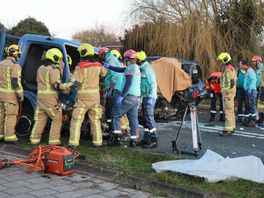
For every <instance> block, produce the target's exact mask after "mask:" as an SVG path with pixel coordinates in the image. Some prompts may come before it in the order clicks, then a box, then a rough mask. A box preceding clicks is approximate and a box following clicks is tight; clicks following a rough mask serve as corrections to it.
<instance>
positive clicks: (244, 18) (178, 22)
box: [123, 0, 264, 77]
mask: <svg viewBox="0 0 264 198" xmlns="http://www.w3.org/2000/svg"><path fill="white" fill-rule="evenodd" d="M131 15H132V16H133V17H134V18H135V19H136V21H137V22H138V24H139V25H136V26H134V27H133V28H132V29H130V30H127V31H126V34H125V37H124V39H123V44H124V46H125V47H126V48H134V49H139V50H140V49H144V50H146V51H147V52H148V54H152V55H162V56H175V57H181V58H188V59H194V60H196V61H198V62H200V63H202V64H203V66H204V68H205V69H204V70H203V71H204V76H205V77H207V75H209V74H210V72H212V71H214V70H216V68H215V66H216V57H217V55H218V53H219V52H221V51H228V52H230V53H231V55H232V56H233V58H234V60H235V61H236V60H238V59H240V58H241V57H246V56H247V57H249V58H250V57H251V56H252V55H253V54H255V53H261V52H262V50H261V46H260V42H259V41H258V39H259V37H260V36H261V33H262V31H263V29H262V26H263V24H264V20H263V16H264V15H263V4H262V1H261V0H256V1H255V0H135V1H134V3H133V8H132V11H131Z"/></svg>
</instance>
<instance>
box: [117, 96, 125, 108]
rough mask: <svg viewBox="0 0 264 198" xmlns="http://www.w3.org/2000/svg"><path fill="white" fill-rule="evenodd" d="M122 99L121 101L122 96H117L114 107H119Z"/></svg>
mask: <svg viewBox="0 0 264 198" xmlns="http://www.w3.org/2000/svg"><path fill="white" fill-rule="evenodd" d="M122 101H123V97H122V96H118V97H117V99H116V103H115V106H116V107H120V106H121V104H122Z"/></svg>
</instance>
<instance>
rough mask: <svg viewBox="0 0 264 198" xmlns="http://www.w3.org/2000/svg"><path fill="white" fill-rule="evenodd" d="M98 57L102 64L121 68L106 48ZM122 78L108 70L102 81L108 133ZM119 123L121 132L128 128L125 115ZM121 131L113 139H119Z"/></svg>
mask: <svg viewBox="0 0 264 198" xmlns="http://www.w3.org/2000/svg"><path fill="white" fill-rule="evenodd" d="M117 52H118V51H117ZM117 55H118V54H117ZM98 56H99V57H100V59H101V60H102V61H103V62H105V63H108V64H110V65H111V66H113V67H118V68H121V67H123V65H121V63H120V61H119V60H118V58H117V57H116V56H115V55H114V54H112V53H111V51H110V50H109V49H108V48H106V47H103V48H101V49H100V50H99V52H98ZM123 78H124V74H123V73H118V72H115V71H112V70H108V71H107V75H106V77H105V79H104V80H105V86H106V90H107V91H106V101H105V117H106V121H107V123H108V128H109V131H113V127H112V111H113V106H114V104H115V99H116V98H117V96H118V95H120V92H121V89H122V83H123ZM120 123H121V129H122V131H124V130H126V129H127V128H128V126H129V124H128V119H127V117H126V115H124V116H123V117H122V118H121V119H120ZM122 131H121V133H119V134H114V135H115V136H116V137H115V139H118V138H121V136H122V135H123V133H122Z"/></svg>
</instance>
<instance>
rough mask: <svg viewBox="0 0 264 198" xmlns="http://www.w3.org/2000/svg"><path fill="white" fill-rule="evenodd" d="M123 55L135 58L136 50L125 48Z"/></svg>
mask: <svg viewBox="0 0 264 198" xmlns="http://www.w3.org/2000/svg"><path fill="white" fill-rule="evenodd" d="M123 57H124V58H131V59H133V58H137V52H136V51H134V50H127V51H125V53H124V56H123Z"/></svg>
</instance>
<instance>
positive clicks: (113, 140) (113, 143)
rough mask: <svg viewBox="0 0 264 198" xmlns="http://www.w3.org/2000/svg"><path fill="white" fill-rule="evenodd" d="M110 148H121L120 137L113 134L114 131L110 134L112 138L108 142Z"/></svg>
mask: <svg viewBox="0 0 264 198" xmlns="http://www.w3.org/2000/svg"><path fill="white" fill-rule="evenodd" d="M108 145H109V146H120V137H119V136H118V135H117V134H115V133H113V132H112V131H111V132H110V137H109V141H108Z"/></svg>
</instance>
